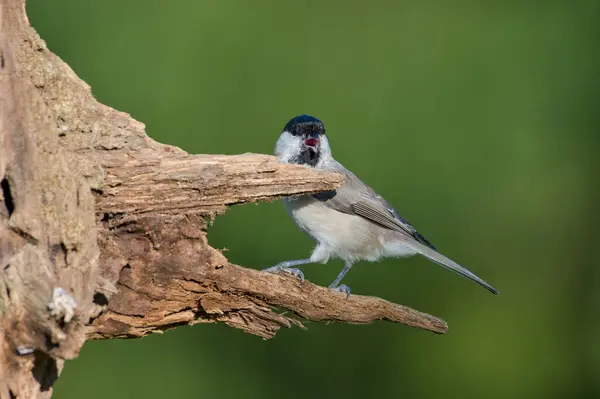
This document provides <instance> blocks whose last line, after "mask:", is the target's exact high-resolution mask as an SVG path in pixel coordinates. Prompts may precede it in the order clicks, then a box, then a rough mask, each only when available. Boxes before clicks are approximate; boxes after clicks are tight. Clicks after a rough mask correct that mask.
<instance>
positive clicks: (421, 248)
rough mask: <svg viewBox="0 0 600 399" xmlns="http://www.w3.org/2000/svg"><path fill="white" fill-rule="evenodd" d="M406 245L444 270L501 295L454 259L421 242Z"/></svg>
mask: <svg viewBox="0 0 600 399" xmlns="http://www.w3.org/2000/svg"><path fill="white" fill-rule="evenodd" d="M405 245H407V246H410V247H412V248H413V249H414V250H415V251H417V252H418V253H419V254H421V255H423V256H424V257H426V258H427V259H429V260H431V261H433V262H435V263H437V264H438V265H440V266H442V267H443V268H445V269H448V270H451V271H453V272H455V273H457V274H460V275H461V276H463V277H466V278H468V279H469V280H472V281H475V282H476V283H477V284H479V285H481V286H482V287H484V288H486V289H487V290H488V291H490V292H492V293H494V294H499V293H500V292H499V291H498V290H496V289H495V288H494V287H492V286H491V285H489V284H488V283H486V282H485V281H483V280H482V279H480V278H479V277H477V276H476V275H475V274H473V273H472V272H470V271H469V270H467V269H466V268H464V267H462V266H461V265H459V264H458V263H456V262H454V261H453V260H452V259H450V258H447V257H445V256H444V255H442V254H440V253H439V252H437V251H435V250H433V249H431V248H429V247H427V246H426V245H423V244H421V243H419V242H415V241H412V242H407V243H405Z"/></svg>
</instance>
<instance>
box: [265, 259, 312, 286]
mask: <svg viewBox="0 0 600 399" xmlns="http://www.w3.org/2000/svg"><path fill="white" fill-rule="evenodd" d="M308 263H312V261H311V260H310V258H306V259H298V260H286V261H284V262H280V263H278V264H276V265H275V266H271V267H268V268H266V269H263V270H262V271H263V272H269V273H279V272H286V273H290V274H292V275H294V276H296V277H298V278H300V280H302V282H304V273H302V271H301V270H300V269H298V268H295V267H294V266H300V265H306V264H308Z"/></svg>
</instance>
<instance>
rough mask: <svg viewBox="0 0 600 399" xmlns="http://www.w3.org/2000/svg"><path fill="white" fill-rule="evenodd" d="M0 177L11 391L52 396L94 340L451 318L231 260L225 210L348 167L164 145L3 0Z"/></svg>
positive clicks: (1, 319) (442, 328)
mask: <svg viewBox="0 0 600 399" xmlns="http://www.w3.org/2000/svg"><path fill="white" fill-rule="evenodd" d="M194 134H202V132H201V131H198V132H194ZM0 182H1V190H0V398H14V397H16V398H26V397H27V398H29V397H32V398H33V397H36V398H42V397H49V396H50V395H51V392H52V391H51V387H52V383H53V382H54V380H55V379H56V378H57V377H58V374H59V372H60V370H61V368H62V364H63V362H64V360H68V359H71V358H73V357H75V356H77V354H78V351H79V349H80V348H81V345H82V344H83V342H84V341H85V339H86V338H88V339H98V338H115V337H139V336H143V335H145V334H148V333H150V332H160V331H162V330H164V329H167V328H173V327H175V326H178V325H181V324H195V323H207V322H223V323H225V324H227V325H229V326H231V327H234V328H238V329H241V330H243V331H246V332H249V333H251V334H255V335H258V336H260V337H264V338H270V337H273V336H274V334H275V333H276V332H277V330H278V329H279V328H281V327H289V326H291V325H298V326H302V320H304V319H306V320H314V321H336V322H348V323H369V322H372V321H374V320H389V321H393V322H398V323H404V324H408V325H410V326H414V327H419V328H422V329H425V330H429V331H433V332H437V333H444V332H446V330H447V327H446V324H445V323H444V322H443V321H442V320H439V319H437V318H435V317H432V316H429V315H426V314H423V313H420V312H417V311H415V310H412V309H410V308H407V307H404V306H400V305H396V304H392V303H390V302H387V301H384V300H382V299H378V298H372V297H364V296H359V295H352V296H350V297H349V298H346V297H345V295H343V294H340V293H334V292H331V291H330V290H328V289H327V288H323V287H319V286H316V285H314V284H312V283H310V282H308V281H306V282H304V283H301V282H300V281H299V280H297V279H295V278H293V277H291V276H282V275H275V274H269V273H263V272H259V271H256V270H251V269H247V268H243V267H240V266H236V265H233V264H231V263H229V262H228V261H227V259H226V258H225V257H224V256H223V254H222V253H221V252H220V251H218V250H216V249H214V248H212V247H211V246H210V245H209V244H208V241H207V227H208V225H209V223H210V222H211V221H212V219H213V218H214V217H215V216H216V215H218V214H219V213H221V212H223V211H225V210H226V208H227V206H230V205H233V204H242V203H246V202H254V201H270V200H274V199H277V198H280V197H282V196H285V195H298V194H307V193H314V192H318V191H323V190H329V189H333V188H335V187H338V186H339V185H340V184H341V183H342V177H341V176H339V175H336V174H330V173H323V172H318V171H314V170H309V169H307V168H304V167H301V166H290V165H281V164H279V163H278V162H277V161H276V160H275V159H274V158H273V157H271V156H266V155H258V154H242V155H233V156H225V155H190V154H187V153H186V152H184V151H182V150H181V149H178V148H176V147H172V146H167V145H163V144H160V143H157V142H155V141H153V140H152V139H150V138H149V137H148V136H147V135H146V134H145V132H144V125H143V124H142V123H140V122H138V121H135V120H134V119H133V118H131V117H130V116H129V115H127V114H125V113H122V112H119V111H116V110H114V109H112V108H109V107H107V106H105V105H102V104H100V103H98V102H97V101H96V100H95V99H94V98H93V96H92V95H91V91H90V88H89V87H88V86H87V85H86V84H85V83H84V82H83V81H81V80H80V79H79V78H78V77H77V76H76V75H75V73H74V72H73V71H72V70H71V69H70V68H69V66H68V65H66V64H65V63H64V62H62V61H61V60H60V59H59V58H58V57H56V56H55V55H54V54H52V53H51V52H50V51H48V49H47V47H46V45H45V43H44V42H43V41H42V40H41V39H40V38H39V37H38V36H37V34H36V33H35V32H34V30H33V29H32V28H31V27H30V25H29V22H28V20H27V16H26V14H25V2H24V0H0ZM217 222H218V219H217ZM258 234H260V226H248V235H249V237H250V236H251V237H252V239H254V238H255V237H256V236H257V235H258Z"/></svg>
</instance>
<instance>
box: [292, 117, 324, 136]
mask: <svg viewBox="0 0 600 399" xmlns="http://www.w3.org/2000/svg"><path fill="white" fill-rule="evenodd" d="M283 130H284V131H287V132H290V133H291V134H292V135H293V136H307V135H309V134H311V133H313V132H316V133H319V134H325V124H324V123H323V122H322V121H321V120H319V119H317V118H315V117H314V116H310V115H298V116H296V117H294V118H292V119H290V120H289V122H288V123H286V125H285V127H284V128H283Z"/></svg>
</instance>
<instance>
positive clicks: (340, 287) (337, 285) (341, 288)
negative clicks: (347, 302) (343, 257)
mask: <svg viewBox="0 0 600 399" xmlns="http://www.w3.org/2000/svg"><path fill="white" fill-rule="evenodd" d="M351 268H352V263H350V262H348V261H346V263H345V264H344V268H343V269H342V271H341V272H340V274H338V276H337V277H336V278H335V280H333V283H331V284H329V289H330V290H333V291H339V292H343V293H345V294H346V298H347V297H349V296H350V287H348V286H347V285H346V284H342V285H340V282H341V281H342V279H343V278H344V276H345V275H346V273H348V272H349V271H350V269H351Z"/></svg>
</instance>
